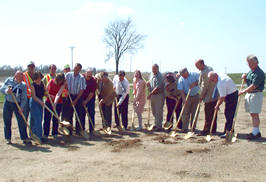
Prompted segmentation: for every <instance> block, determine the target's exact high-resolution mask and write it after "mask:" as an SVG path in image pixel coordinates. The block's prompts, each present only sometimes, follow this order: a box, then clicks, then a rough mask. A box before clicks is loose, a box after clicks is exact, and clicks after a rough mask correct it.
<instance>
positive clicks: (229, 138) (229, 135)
mask: <svg viewBox="0 0 266 182" xmlns="http://www.w3.org/2000/svg"><path fill="white" fill-rule="evenodd" d="M243 85H244V79H243V80H242V83H241V87H240V90H242V89H243ZM240 100H241V96H240V98H238V101H237V105H236V112H235V115H234V120H233V124H232V128H231V130H230V131H226V135H225V141H226V142H228V143H234V142H235V141H236V139H237V134H236V133H235V132H234V128H235V123H236V116H237V112H238V106H239V103H240Z"/></svg>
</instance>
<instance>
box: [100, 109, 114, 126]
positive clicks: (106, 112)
mask: <svg viewBox="0 0 266 182" xmlns="http://www.w3.org/2000/svg"><path fill="white" fill-rule="evenodd" d="M112 106H113V104H111V105H109V106H107V105H105V104H103V105H102V111H103V117H104V120H105V123H104V122H103V127H105V126H108V127H111V125H112Z"/></svg>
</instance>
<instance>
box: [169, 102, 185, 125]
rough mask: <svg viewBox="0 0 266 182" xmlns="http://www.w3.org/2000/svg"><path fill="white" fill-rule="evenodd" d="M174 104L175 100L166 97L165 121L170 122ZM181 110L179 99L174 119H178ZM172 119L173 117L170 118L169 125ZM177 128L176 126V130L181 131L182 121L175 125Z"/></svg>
mask: <svg viewBox="0 0 266 182" xmlns="http://www.w3.org/2000/svg"><path fill="white" fill-rule="evenodd" d="M175 104H176V101H175V100H173V99H170V98H168V97H166V106H167V115H166V121H170V118H171V115H172V113H173V111H174V108H175ZM181 110H182V99H179V101H178V104H177V107H176V110H175V115H176V119H178V118H179V115H180V112H181ZM173 118H174V117H172V120H171V121H170V122H171V123H173ZM177 126H178V128H180V129H182V119H181V120H180V122H179V123H178V124H177Z"/></svg>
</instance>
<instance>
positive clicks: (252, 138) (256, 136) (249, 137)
mask: <svg viewBox="0 0 266 182" xmlns="http://www.w3.org/2000/svg"><path fill="white" fill-rule="evenodd" d="M258 138H261V133H260V132H259V133H258V134H257V135H253V134H252V133H249V134H248V136H247V139H248V140H256V139H258Z"/></svg>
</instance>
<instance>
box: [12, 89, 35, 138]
mask: <svg viewBox="0 0 266 182" xmlns="http://www.w3.org/2000/svg"><path fill="white" fill-rule="evenodd" d="M11 96H12V99H13V100H14V102H15V104H16V106H17V108H18V109H19V110H20V111H22V109H21V107H20V105H19V104H18V101H17V99H16V97H15V95H14V94H13V92H12V93H11ZM20 115H21V117H22V119H23V121H24V122H25V124H26V126H27V127H28V129H29V132H30V134H31V135H33V133H32V130H31V128H30V126H29V124H28V122H27V120H26V117H25V115H24V114H23V113H22V112H21V113H20Z"/></svg>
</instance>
